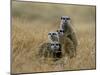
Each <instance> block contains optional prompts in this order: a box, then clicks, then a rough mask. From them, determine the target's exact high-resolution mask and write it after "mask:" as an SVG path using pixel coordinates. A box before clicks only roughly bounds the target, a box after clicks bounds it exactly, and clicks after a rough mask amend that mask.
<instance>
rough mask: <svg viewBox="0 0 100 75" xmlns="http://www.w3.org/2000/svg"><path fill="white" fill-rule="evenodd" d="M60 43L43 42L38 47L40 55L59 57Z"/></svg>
mask: <svg viewBox="0 0 100 75" xmlns="http://www.w3.org/2000/svg"><path fill="white" fill-rule="evenodd" d="M61 55H62V54H61V45H60V44H59V43H58V42H51V43H43V44H42V45H41V46H40V48H39V56H40V57H42V56H43V57H45V58H46V57H50V58H61Z"/></svg>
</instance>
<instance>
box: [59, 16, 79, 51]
mask: <svg viewBox="0 0 100 75" xmlns="http://www.w3.org/2000/svg"><path fill="white" fill-rule="evenodd" d="M70 21H71V19H70V17H68V16H62V17H61V24H60V29H61V30H63V31H64V36H65V37H67V38H69V39H70V40H71V41H72V42H73V44H74V47H75V50H76V48H77V45H78V42H77V38H76V34H75V31H74V30H73V28H72V25H71V23H70ZM75 52H76V51H75Z"/></svg>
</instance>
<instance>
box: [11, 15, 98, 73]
mask: <svg viewBox="0 0 100 75" xmlns="http://www.w3.org/2000/svg"><path fill="white" fill-rule="evenodd" d="M62 15H63V14H62ZM59 23H60V21H56V20H55V21H50V22H44V21H41V20H28V19H27V18H21V17H12V72H13V73H27V72H46V71H60V70H76V69H78V70H79V69H94V68H95V66H96V65H95V21H92V22H91V20H90V21H88V22H83V23H81V22H78V21H77V22H75V21H74V29H75V31H76V34H77V38H78V42H79V45H78V48H77V56H76V57H74V58H72V59H70V60H68V61H67V62H66V63H63V58H62V59H61V60H59V61H57V62H52V61H50V60H48V61H46V62H42V60H40V59H39V58H38V57H37V55H36V54H37V52H38V47H39V45H40V44H41V43H43V42H45V41H48V37H47V34H48V32H50V31H55V30H57V29H58V28H59Z"/></svg>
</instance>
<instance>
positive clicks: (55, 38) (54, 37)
mask: <svg viewBox="0 0 100 75" xmlns="http://www.w3.org/2000/svg"><path fill="white" fill-rule="evenodd" d="M48 39H49V41H50V42H58V41H59V35H58V32H49V33H48Z"/></svg>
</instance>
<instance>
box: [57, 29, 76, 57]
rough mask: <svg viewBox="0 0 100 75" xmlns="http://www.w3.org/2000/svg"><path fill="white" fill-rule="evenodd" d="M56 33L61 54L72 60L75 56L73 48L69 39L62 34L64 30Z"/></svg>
mask: <svg viewBox="0 0 100 75" xmlns="http://www.w3.org/2000/svg"><path fill="white" fill-rule="evenodd" d="M57 32H58V35H59V42H60V44H61V46H62V54H63V56H66V53H67V55H68V56H69V57H70V58H72V57H74V56H75V53H76V52H75V46H74V44H73V42H72V41H71V39H70V38H67V37H66V36H65V34H64V30H61V29H59V30H57Z"/></svg>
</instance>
